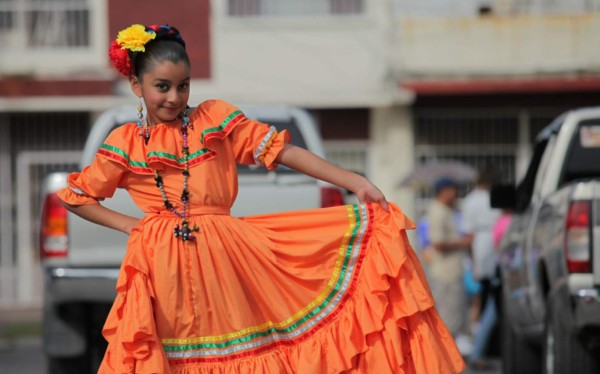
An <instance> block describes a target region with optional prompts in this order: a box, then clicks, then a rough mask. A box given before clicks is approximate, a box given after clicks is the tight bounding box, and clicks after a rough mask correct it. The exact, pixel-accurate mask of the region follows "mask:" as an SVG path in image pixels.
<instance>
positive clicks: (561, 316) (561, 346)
mask: <svg viewBox="0 0 600 374" xmlns="http://www.w3.org/2000/svg"><path fill="white" fill-rule="evenodd" d="M560 296H561V295H560V294H557V293H553V294H551V295H550V297H549V298H548V301H547V303H546V334H545V339H544V373H546V374H561V373H577V374H592V373H598V372H600V363H599V362H598V360H597V359H596V358H595V357H594V353H593V352H592V351H590V350H588V349H586V347H585V346H584V344H583V341H582V340H581V339H579V338H578V337H577V336H576V335H575V334H574V333H573V331H572V329H571V326H572V312H571V311H570V310H569V302H568V298H564V297H562V298H561V297H560Z"/></svg>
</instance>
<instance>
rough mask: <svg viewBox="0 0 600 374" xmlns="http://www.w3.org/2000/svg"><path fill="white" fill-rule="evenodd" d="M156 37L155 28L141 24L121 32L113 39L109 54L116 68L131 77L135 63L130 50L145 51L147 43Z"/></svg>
mask: <svg viewBox="0 0 600 374" xmlns="http://www.w3.org/2000/svg"><path fill="white" fill-rule="evenodd" d="M154 38H156V32H155V31H154V30H151V29H150V30H146V27H145V26H143V25H140V24H135V25H131V26H129V27H128V28H126V29H124V30H121V31H120V32H119V34H118V35H117V40H113V42H112V43H111V45H110V49H109V50H108V56H109V57H110V60H111V61H112V63H113V65H114V66H115V68H116V69H117V70H118V71H119V72H120V73H121V74H123V75H124V76H126V77H129V76H130V75H131V74H132V73H133V64H132V62H131V57H130V55H129V52H128V51H131V52H145V51H146V47H145V46H146V43H148V42H149V41H150V40H153V39H154Z"/></svg>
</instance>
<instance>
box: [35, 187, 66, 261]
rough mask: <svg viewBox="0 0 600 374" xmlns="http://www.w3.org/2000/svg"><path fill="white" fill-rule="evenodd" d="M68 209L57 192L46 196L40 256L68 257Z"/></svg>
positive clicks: (41, 227)
mask: <svg viewBox="0 0 600 374" xmlns="http://www.w3.org/2000/svg"><path fill="white" fill-rule="evenodd" d="M67 226H68V224H67V209H65V207H64V206H63V204H62V201H61V200H60V198H59V197H58V195H57V194H55V193H52V194H48V195H47V196H46V199H45V200H44V207H43V210H42V222H41V226H40V256H41V258H46V257H66V256H67V251H68V249H69V247H68V236H67V234H68V227H67Z"/></svg>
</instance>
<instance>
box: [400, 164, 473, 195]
mask: <svg viewBox="0 0 600 374" xmlns="http://www.w3.org/2000/svg"><path fill="white" fill-rule="evenodd" d="M442 177H447V178H450V179H452V180H453V181H455V182H457V183H469V182H472V181H473V180H475V178H476V177H477V171H476V170H475V169H474V168H473V167H472V166H470V165H468V164H465V163H464V162H460V161H429V162H426V163H424V164H421V165H417V166H416V167H415V168H414V170H413V171H412V172H411V173H410V174H408V175H407V176H405V177H404V178H403V179H402V180H401V181H400V184H399V187H411V188H428V187H431V186H433V184H434V183H435V181H436V180H438V179H440V178H442Z"/></svg>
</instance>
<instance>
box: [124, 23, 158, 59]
mask: <svg viewBox="0 0 600 374" xmlns="http://www.w3.org/2000/svg"><path fill="white" fill-rule="evenodd" d="M154 38H156V32H154V30H148V31H146V27H145V26H143V25H140V24H136V25H131V26H129V27H128V28H126V29H125V30H122V31H120V32H119V34H118V35H117V43H119V46H120V47H121V49H129V50H130V51H132V52H145V51H146V48H145V47H144V46H145V45H146V43H148V42H149V41H150V40H152V39H154Z"/></svg>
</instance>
